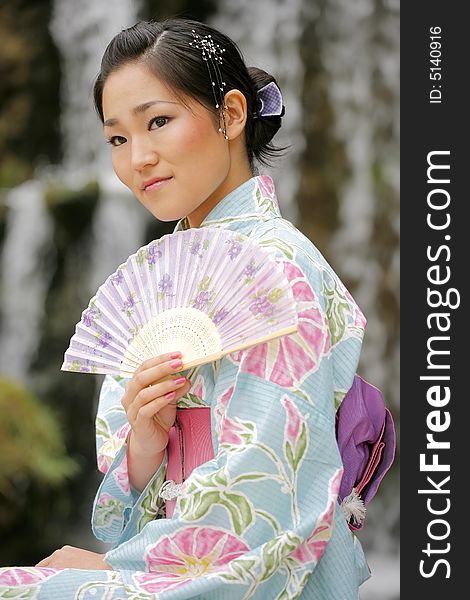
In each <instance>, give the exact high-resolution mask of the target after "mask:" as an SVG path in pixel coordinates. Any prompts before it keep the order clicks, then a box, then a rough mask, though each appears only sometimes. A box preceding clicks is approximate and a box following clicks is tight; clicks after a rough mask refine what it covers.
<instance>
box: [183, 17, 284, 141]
mask: <svg viewBox="0 0 470 600" xmlns="http://www.w3.org/2000/svg"><path fill="white" fill-rule="evenodd" d="M192 34H193V41H192V42H189V45H190V46H192V47H194V48H197V49H198V50H201V51H202V60H204V61H205V63H206V65H207V70H208V72H209V78H210V80H211V83H212V92H213V94H214V100H215V107H216V108H219V107H220V106H222V119H223V123H224V126H223V128H221V127H219V131H221V132H222V133H223V134H224V138H225V139H226V140H228V135H227V126H226V122H225V110H226V109H227V108H228V107H227V105H226V104H225V102H224V98H225V94H224V89H225V86H226V83H225V81H224V80H223V79H222V74H221V71H220V66H219V65H221V64H222V54H223V53H224V52H225V48H221V47H220V45H219V44H216V43H215V42H214V40H213V39H212V36H211V35H210V34H208V35H205V36H204V37H201V36H200V35H199V34H198V33H196V31H195V30H194V29H193V30H192ZM257 95H258V99H259V101H260V104H261V108H260V109H259V110H258V111H256V112H255V113H253V118H254V119H257V118H259V117H263V118H265V117H268V118H269V117H283V116H284V114H285V107H284V105H283V103H282V95H281V90H280V89H279V87H278V86H277V84H276V83H275V82H274V81H271V82H270V83H268V84H267V85H265V86H264V87H262V88H260V89H259V90H258V92H257Z"/></svg>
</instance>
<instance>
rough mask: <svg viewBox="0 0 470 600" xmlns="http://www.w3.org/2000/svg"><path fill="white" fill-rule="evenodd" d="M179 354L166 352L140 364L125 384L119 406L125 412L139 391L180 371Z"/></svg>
mask: <svg viewBox="0 0 470 600" xmlns="http://www.w3.org/2000/svg"><path fill="white" fill-rule="evenodd" d="M181 366H182V362H181V352H168V353H167V354H161V355H160V356H156V357H155V358H151V359H149V360H146V361H144V362H143V363H142V365H141V366H140V367H139V368H138V369H137V370H136V371H135V373H134V375H133V377H132V379H131V380H130V381H129V382H128V383H127V385H126V389H125V393H124V396H123V398H122V400H121V404H122V405H123V406H124V409H126V410H127V408H128V406H129V404H130V402H132V400H133V399H134V398H135V396H136V395H137V394H138V393H139V391H140V390H141V389H143V388H145V387H148V386H149V385H151V384H153V383H155V382H156V381H158V380H160V379H163V378H164V377H166V378H168V376H169V375H170V374H171V373H174V372H177V371H178V369H179V370H181Z"/></svg>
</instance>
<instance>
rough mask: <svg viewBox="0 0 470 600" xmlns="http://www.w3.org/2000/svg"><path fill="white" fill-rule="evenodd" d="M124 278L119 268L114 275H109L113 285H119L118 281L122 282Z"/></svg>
mask: <svg viewBox="0 0 470 600" xmlns="http://www.w3.org/2000/svg"><path fill="white" fill-rule="evenodd" d="M123 280H124V275H123V274H122V271H121V269H119V271H117V272H116V273H114V275H112V276H111V283H112V284H113V285H114V286H117V285H119V284H120V283H122V282H123Z"/></svg>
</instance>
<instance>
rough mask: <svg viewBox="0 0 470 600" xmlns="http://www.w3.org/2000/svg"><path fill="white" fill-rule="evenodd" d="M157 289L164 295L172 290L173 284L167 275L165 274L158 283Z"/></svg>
mask: <svg viewBox="0 0 470 600" xmlns="http://www.w3.org/2000/svg"><path fill="white" fill-rule="evenodd" d="M158 289H159V290H160V291H161V292H163V293H164V294H169V293H170V292H171V290H172V289H173V282H172V280H171V277H170V276H169V275H168V273H165V275H163V277H162V278H161V279H160V281H159V283H158Z"/></svg>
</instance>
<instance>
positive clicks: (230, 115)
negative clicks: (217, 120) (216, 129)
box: [224, 90, 247, 140]
mask: <svg viewBox="0 0 470 600" xmlns="http://www.w3.org/2000/svg"><path fill="white" fill-rule="evenodd" d="M224 100H225V106H227V108H226V109H225V123H226V126H227V136H228V139H229V140H234V139H236V138H237V137H239V136H240V135H241V134H242V133H243V131H244V129H245V123H246V118H247V108H246V106H247V105H246V98H245V96H244V94H242V92H240V90H230V91H229V92H227V93H226V94H225V98H224Z"/></svg>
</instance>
